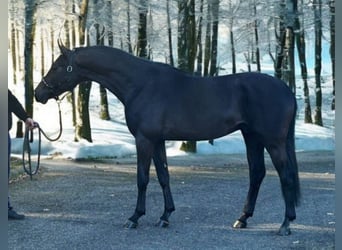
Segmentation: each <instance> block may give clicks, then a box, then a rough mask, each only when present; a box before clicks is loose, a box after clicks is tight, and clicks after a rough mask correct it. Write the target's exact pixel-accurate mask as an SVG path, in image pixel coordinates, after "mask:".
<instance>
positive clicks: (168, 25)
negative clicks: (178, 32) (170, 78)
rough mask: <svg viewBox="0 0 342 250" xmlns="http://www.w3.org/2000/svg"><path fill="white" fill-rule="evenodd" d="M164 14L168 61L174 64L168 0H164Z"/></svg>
mask: <svg viewBox="0 0 342 250" xmlns="http://www.w3.org/2000/svg"><path fill="white" fill-rule="evenodd" d="M202 1H203V0H202ZM166 15H167V35H168V40H169V61H170V65H171V66H174V65H175V63H174V60H173V48H172V30H171V19H170V0H166Z"/></svg>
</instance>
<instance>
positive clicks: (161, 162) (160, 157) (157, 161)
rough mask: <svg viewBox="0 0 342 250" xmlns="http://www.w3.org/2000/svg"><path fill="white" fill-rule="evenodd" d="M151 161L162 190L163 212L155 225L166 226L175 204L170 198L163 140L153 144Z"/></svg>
mask: <svg viewBox="0 0 342 250" xmlns="http://www.w3.org/2000/svg"><path fill="white" fill-rule="evenodd" d="M153 161H154V165H155V167H156V171H157V176H158V180H159V183H160V186H161V188H162V190H163V196H164V213H163V215H162V216H161V217H160V220H159V221H158V223H157V226H160V227H167V226H168V225H169V217H170V215H171V213H172V212H173V211H174V210H175V206H174V203H173V199H172V194H171V189H170V177H169V170H168V166H167V159H166V151H165V142H164V141H162V142H160V143H158V144H157V145H156V146H155V150H154V154H153Z"/></svg>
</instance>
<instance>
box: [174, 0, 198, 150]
mask: <svg viewBox="0 0 342 250" xmlns="http://www.w3.org/2000/svg"><path fill="white" fill-rule="evenodd" d="M178 11H179V13H178V67H179V68H180V69H182V70H184V71H187V72H190V73H194V68H195V60H196V50H197V39H196V23H195V1H194V0H189V1H182V0H179V1H178ZM181 150H184V151H187V152H196V150H197V148H196V141H187V142H183V143H182V145H181Z"/></svg>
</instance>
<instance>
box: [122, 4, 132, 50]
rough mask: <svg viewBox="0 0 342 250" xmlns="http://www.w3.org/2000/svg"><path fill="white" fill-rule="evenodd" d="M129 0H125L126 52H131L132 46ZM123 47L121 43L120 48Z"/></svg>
mask: <svg viewBox="0 0 342 250" xmlns="http://www.w3.org/2000/svg"><path fill="white" fill-rule="evenodd" d="M130 5H131V4H130V0H127V11H126V12H127V46H128V52H129V53H131V54H132V53H133V48H132V41H131V7H130ZM122 47H123V44H121V48H122Z"/></svg>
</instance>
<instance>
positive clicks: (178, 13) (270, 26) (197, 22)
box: [8, 0, 335, 151]
mask: <svg viewBox="0 0 342 250" xmlns="http://www.w3.org/2000/svg"><path fill="white" fill-rule="evenodd" d="M8 8H9V9H8V10H9V22H8V25H9V27H8V39H9V45H10V46H9V60H10V63H9V67H11V70H9V72H10V74H12V75H11V76H10V77H9V79H13V83H11V86H14V88H16V87H18V88H24V101H25V108H26V110H27V111H28V112H29V113H30V115H32V116H33V117H34V114H33V111H34V105H36V103H35V102H34V98H33V89H34V88H35V86H36V85H37V83H38V82H39V81H40V79H41V78H42V77H43V76H44V74H46V72H47V71H48V69H49V67H50V65H51V64H52V62H53V61H54V60H55V59H56V58H57V56H58V55H59V54H60V52H59V49H58V45H57V39H59V38H60V39H61V40H62V41H63V43H64V44H65V45H66V46H67V47H69V48H71V49H72V48H74V47H78V46H91V45H106V46H112V47H117V48H121V49H122V50H125V51H127V52H129V53H132V54H134V55H136V56H139V57H144V58H146V59H148V60H153V61H160V62H165V63H169V64H171V65H173V66H175V67H177V68H180V69H182V70H184V71H187V72H189V73H191V74H196V75H202V76H214V75H221V74H228V73H237V72H242V71H260V72H263V73H268V74H271V75H274V76H276V77H278V78H281V79H283V80H284V81H285V82H286V83H287V84H288V85H289V87H290V88H291V89H292V90H293V92H295V94H296V97H297V99H301V100H302V101H303V106H302V108H303V111H302V112H303V114H304V115H303V119H304V122H306V123H314V124H317V125H319V126H324V123H323V119H322V113H324V112H326V111H327V110H324V108H329V110H334V109H335V70H334V68H335V49H334V48H335V1H334V0H277V1H271V0H246V1H242V0H164V1H158V0H72V1H68V0H53V1H46V0H10V1H9V4H8ZM132 73H134V69H132ZM310 84H311V86H310ZM322 84H323V85H324V84H329V85H331V90H332V91H331V94H330V95H325V96H323V95H322ZM22 85H24V86H22ZM93 89H94V88H93ZM91 91H92V83H91V82H88V83H82V84H80V85H79V86H78V87H77V88H76V89H75V90H74V91H73V93H72V95H71V96H68V98H67V99H68V102H70V105H71V107H72V116H73V117H72V120H73V125H74V128H75V137H74V139H75V141H79V140H81V139H86V140H87V141H89V142H91V141H92V135H91V124H90V117H89V97H90V93H91ZM310 91H311V93H310ZM99 92H100V93H99V95H100V96H101V98H99V101H100V103H99V107H100V108H99V111H100V112H99V113H100V117H101V119H104V120H109V119H111V117H110V115H109V108H108V97H107V92H106V90H105V89H103V88H100V91H99ZM312 92H313V93H312ZM324 97H325V98H327V100H324V99H323V98H324ZM189 98H191V97H189ZM324 102H325V103H327V102H329V105H325V106H323V105H322V104H323V103H324ZM22 130H23V128H22V125H21V123H20V122H18V125H17V131H16V135H17V137H21V136H22ZM182 147H183V149H184V150H188V151H196V142H184V143H183V144H182Z"/></svg>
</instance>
